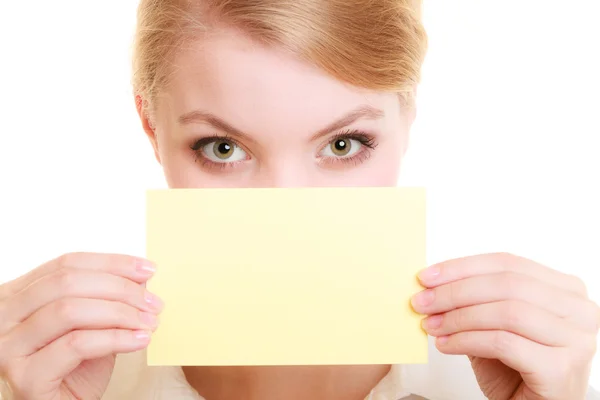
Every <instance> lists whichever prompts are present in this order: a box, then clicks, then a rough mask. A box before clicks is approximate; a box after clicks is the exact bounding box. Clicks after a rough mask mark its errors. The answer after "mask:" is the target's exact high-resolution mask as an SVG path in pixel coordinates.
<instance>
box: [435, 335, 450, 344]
mask: <svg viewBox="0 0 600 400" xmlns="http://www.w3.org/2000/svg"><path fill="white" fill-rule="evenodd" d="M436 341H437V342H438V344H446V343H447V342H448V336H440V337H439V338H437V339H436Z"/></svg>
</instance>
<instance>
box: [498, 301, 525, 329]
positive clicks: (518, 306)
mask: <svg viewBox="0 0 600 400" xmlns="http://www.w3.org/2000/svg"><path fill="white" fill-rule="evenodd" d="M523 307H524V305H523V304H522V303H521V302H518V301H507V302H505V303H504V306H503V307H502V311H501V314H502V319H503V321H504V324H505V326H506V329H509V330H510V329H516V328H518V327H521V326H523V324H524V323H525V322H526V318H524V315H525V314H526V313H524V312H523Z"/></svg>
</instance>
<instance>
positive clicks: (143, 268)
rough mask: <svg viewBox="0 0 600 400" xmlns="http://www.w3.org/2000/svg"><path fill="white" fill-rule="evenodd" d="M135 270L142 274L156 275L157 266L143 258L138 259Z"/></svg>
mask: <svg viewBox="0 0 600 400" xmlns="http://www.w3.org/2000/svg"><path fill="white" fill-rule="evenodd" d="M135 269H136V270H137V271H138V272H141V273H142V274H154V273H155V272H156V266H155V265H154V264H153V263H151V262H150V261H148V260H144V259H141V258H138V259H136V261H135Z"/></svg>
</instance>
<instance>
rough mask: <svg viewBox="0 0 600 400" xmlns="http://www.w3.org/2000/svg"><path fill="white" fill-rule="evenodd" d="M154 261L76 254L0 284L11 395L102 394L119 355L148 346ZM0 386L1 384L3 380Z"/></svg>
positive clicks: (30, 399)
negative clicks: (148, 285) (149, 287)
mask: <svg viewBox="0 0 600 400" xmlns="http://www.w3.org/2000/svg"><path fill="white" fill-rule="evenodd" d="M152 273H153V266H152V264H151V263H149V262H148V261H146V260H142V259H137V258H134V257H130V256H123V255H109V254H87V253H75V254H67V255H64V256H61V257H59V258H57V259H55V260H52V261H50V262H48V263H46V264H44V265H42V266H40V267H39V268H37V269H35V270H33V271H31V272H30V273H28V274H26V275H24V276H22V277H21V278H18V279H16V280H14V281H12V282H9V283H6V284H4V285H2V286H0V380H1V379H2V378H3V379H4V381H5V384H6V385H7V386H8V387H9V388H10V391H11V394H10V397H9V398H10V399H15V400H21V399H23V400H58V399H60V400H63V399H86V400H88V399H89V400H94V399H100V398H101V397H102V395H103V393H104V391H105V390H106V387H107V386H108V382H109V380H110V376H111V374H112V370H113V367H114V363H115V355H116V354H117V353H127V352H133V351H137V350H141V349H143V348H145V347H146V346H147V345H148V343H149V339H150V334H151V332H152V331H153V330H154V329H155V328H156V325H157V322H156V320H157V319H156V315H157V314H158V313H159V312H160V310H161V307H162V305H161V303H160V300H159V299H157V298H156V297H155V296H153V295H151V294H150V293H148V292H146V290H145V288H144V285H143V284H144V283H145V282H146V281H147V280H148V279H149V278H150V277H151V276H152ZM0 386H1V385H0Z"/></svg>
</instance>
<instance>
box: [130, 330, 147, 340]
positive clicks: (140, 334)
mask: <svg viewBox="0 0 600 400" xmlns="http://www.w3.org/2000/svg"><path fill="white" fill-rule="evenodd" d="M133 336H134V337H135V338H136V339H137V340H140V341H142V342H145V341H147V340H148V339H150V332H148V331H136V332H134V334H133Z"/></svg>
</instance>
